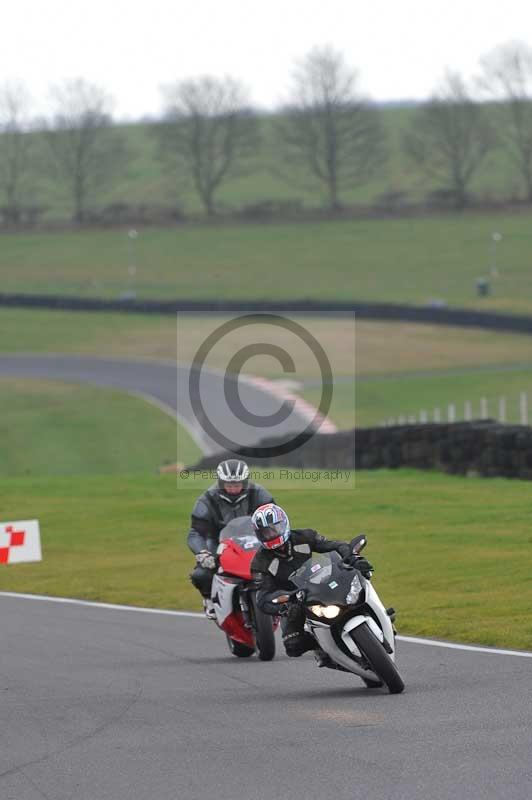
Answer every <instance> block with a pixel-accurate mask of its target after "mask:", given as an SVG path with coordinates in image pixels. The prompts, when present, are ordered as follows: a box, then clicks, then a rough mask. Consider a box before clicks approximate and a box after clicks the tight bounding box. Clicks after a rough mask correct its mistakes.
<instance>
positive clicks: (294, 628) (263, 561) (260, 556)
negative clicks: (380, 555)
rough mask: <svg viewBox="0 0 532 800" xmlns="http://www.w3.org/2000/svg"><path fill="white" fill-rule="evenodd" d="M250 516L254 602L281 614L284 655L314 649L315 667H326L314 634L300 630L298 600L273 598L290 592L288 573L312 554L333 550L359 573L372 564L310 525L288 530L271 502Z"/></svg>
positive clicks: (302, 620)
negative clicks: (254, 539)
mask: <svg viewBox="0 0 532 800" xmlns="http://www.w3.org/2000/svg"><path fill="white" fill-rule="evenodd" d="M251 519H252V524H253V529H254V531H255V534H256V536H257V538H258V540H259V541H260V543H261V545H262V546H261V549H260V550H257V552H256V554H255V556H254V558H253V561H252V562H251V571H252V573H254V574H255V575H256V578H257V580H258V581H259V582H260V589H259V591H258V592H257V605H258V606H259V608H261V609H262V610H263V611H264V612H265V613H266V614H279V613H281V614H283V619H282V621H281V628H282V632H283V644H284V646H285V650H286V655H287V656H289V657H291V658H296V657H298V656H301V655H303V653H306V652H307V651H308V650H315V651H316V661H317V662H318V666H320V667H324V666H327V665H328V663H330V659H329V657H328V656H327V654H326V653H324V652H323V650H321V648H320V647H319V646H318V644H317V642H316V640H315V639H314V637H313V636H311V634H310V633H307V632H306V631H305V630H304V625H305V611H304V608H303V606H302V605H301V603H299V602H297V601H296V600H291V601H290V603H288V604H285V605H284V606H283V605H279V604H276V603H274V602H273V600H274V599H275V598H277V597H281V596H282V595H283V594H285V593H286V592H287V591H293V589H294V588H295V587H294V585H293V584H292V583H291V582H290V580H289V575H291V574H292V572H294V571H295V570H296V569H299V567H300V566H301V565H302V564H304V563H305V561H307V560H308V559H309V558H310V557H311V554H312V553H330V552H332V551H333V550H336V552H337V553H339V555H340V556H341V557H342V559H343V560H344V561H345V562H346V564H349V566H355V567H356V568H357V569H359V570H360V571H361V572H362V573H365V572H370V571H371V570H373V567H372V566H371V564H370V563H369V561H367V560H366V559H365V558H363V557H361V556H357V555H354V554H353V553H352V552H351V548H350V546H349V544H348V543H347V542H340V541H336V540H334V539H326V538H325V536H322V535H321V534H319V533H318V532H317V531H315V530H313V529H312V528H297V529H296V528H294V529H291V528H290V522H289V520H288V516H287V514H286V512H285V511H284V509H282V508H281V507H280V506H278V505H275V503H267V504H265V505H263V506H260V508H257V510H256V511H255V512H254V514H253V515H252V518H251Z"/></svg>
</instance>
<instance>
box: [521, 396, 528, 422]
mask: <svg viewBox="0 0 532 800" xmlns="http://www.w3.org/2000/svg"><path fill="white" fill-rule="evenodd" d="M519 405H520V411H521V425H528V397H527V393H526V392H521V395H520V397H519Z"/></svg>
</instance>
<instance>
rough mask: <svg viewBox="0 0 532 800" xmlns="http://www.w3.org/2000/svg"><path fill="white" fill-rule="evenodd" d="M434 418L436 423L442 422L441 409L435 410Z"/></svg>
mask: <svg viewBox="0 0 532 800" xmlns="http://www.w3.org/2000/svg"><path fill="white" fill-rule="evenodd" d="M433 418H434V422H441V414H440V409H439V408H435V409H434V414H433Z"/></svg>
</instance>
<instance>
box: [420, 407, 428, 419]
mask: <svg viewBox="0 0 532 800" xmlns="http://www.w3.org/2000/svg"><path fill="white" fill-rule="evenodd" d="M419 421H420V422H428V421H429V415H428V414H427V412H426V411H425V409H424V408H422V409H421V411H420V412H419Z"/></svg>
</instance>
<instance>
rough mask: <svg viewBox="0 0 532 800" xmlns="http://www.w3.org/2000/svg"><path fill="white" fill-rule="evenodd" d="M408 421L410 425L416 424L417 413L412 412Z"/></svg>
mask: <svg viewBox="0 0 532 800" xmlns="http://www.w3.org/2000/svg"><path fill="white" fill-rule="evenodd" d="M408 423H409V424H410V425H415V424H416V415H415V414H410V416H409V417H408Z"/></svg>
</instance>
